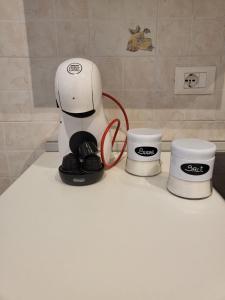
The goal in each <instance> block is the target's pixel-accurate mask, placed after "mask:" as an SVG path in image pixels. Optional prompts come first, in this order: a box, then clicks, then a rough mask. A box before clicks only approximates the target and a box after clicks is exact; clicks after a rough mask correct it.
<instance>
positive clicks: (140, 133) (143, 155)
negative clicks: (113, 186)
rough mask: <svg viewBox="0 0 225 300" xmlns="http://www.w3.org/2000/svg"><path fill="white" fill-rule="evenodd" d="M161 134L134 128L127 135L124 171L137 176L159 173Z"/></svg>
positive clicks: (151, 130)
mask: <svg viewBox="0 0 225 300" xmlns="http://www.w3.org/2000/svg"><path fill="white" fill-rule="evenodd" d="M161 136H162V134H161V132H160V131H159V130H153V129H150V128H134V129H130V130H128V133H127V161H126V171H127V172H128V173H130V174H133V175H137V176H154V175H157V174H159V173H160V171H161V165H160V142H161Z"/></svg>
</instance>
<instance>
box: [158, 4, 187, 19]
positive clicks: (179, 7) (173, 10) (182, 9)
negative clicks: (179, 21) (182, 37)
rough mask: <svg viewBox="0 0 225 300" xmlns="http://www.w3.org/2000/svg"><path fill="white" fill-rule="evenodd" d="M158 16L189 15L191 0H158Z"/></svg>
mask: <svg viewBox="0 0 225 300" xmlns="http://www.w3.org/2000/svg"><path fill="white" fill-rule="evenodd" d="M159 16H160V17H166V18H169V17H191V16H192V1H190V0H189V1H186V0H159Z"/></svg>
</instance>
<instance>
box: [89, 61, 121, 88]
mask: <svg viewBox="0 0 225 300" xmlns="http://www.w3.org/2000/svg"><path fill="white" fill-rule="evenodd" d="M94 62H95V63H96V65H97V66H98V68H99V70H100V73H101V77H102V84H103V88H104V89H109V90H113V89H115V90H116V89H122V85H123V61H122V59H121V58H116V57H98V58H94Z"/></svg>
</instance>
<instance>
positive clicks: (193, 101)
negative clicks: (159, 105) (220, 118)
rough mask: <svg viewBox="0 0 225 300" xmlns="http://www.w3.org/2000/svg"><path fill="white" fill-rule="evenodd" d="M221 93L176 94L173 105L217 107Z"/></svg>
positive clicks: (199, 107) (190, 107)
mask: <svg viewBox="0 0 225 300" xmlns="http://www.w3.org/2000/svg"><path fill="white" fill-rule="evenodd" d="M218 97H219V94H218V93H215V94H212V95H175V97H174V103H173V107H177V108H184V109H191V110H192V109H196V110H202V109H217V108H218Z"/></svg>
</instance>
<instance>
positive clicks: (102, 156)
mask: <svg viewBox="0 0 225 300" xmlns="http://www.w3.org/2000/svg"><path fill="white" fill-rule="evenodd" d="M102 95H103V96H105V97H107V98H109V99H111V100H112V101H113V102H115V103H116V104H117V106H119V108H120V109H121V111H122V113H123V115H124V119H125V122H126V129H127V130H128V129H129V121H128V117H127V114H126V112H125V109H124V108H123V106H122V105H121V104H120V103H119V101H118V100H117V99H115V98H114V97H113V96H111V95H109V94H107V93H104V92H103V93H102ZM115 123H117V127H116V131H115V133H114V135H113V139H112V147H113V145H114V143H115V140H116V136H117V134H118V131H119V129H120V120H119V119H113V120H112V121H111V122H110V123H109V125H108V126H107V127H106V129H105V131H104V133H103V135H102V139H101V148H100V152H101V159H102V162H103V164H104V166H105V168H106V169H110V168H112V167H114V166H115V165H116V164H117V163H118V162H119V160H120V159H121V157H122V155H123V153H124V150H125V148H126V145H127V138H126V139H125V141H124V144H123V147H122V150H121V152H120V154H119V156H118V157H117V158H116V159H115V160H114V161H113V162H112V163H109V162H106V160H105V155H104V144H105V139H106V136H107V134H108V133H109V131H110V129H111V128H112V126H113V125H114V124H115Z"/></svg>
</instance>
